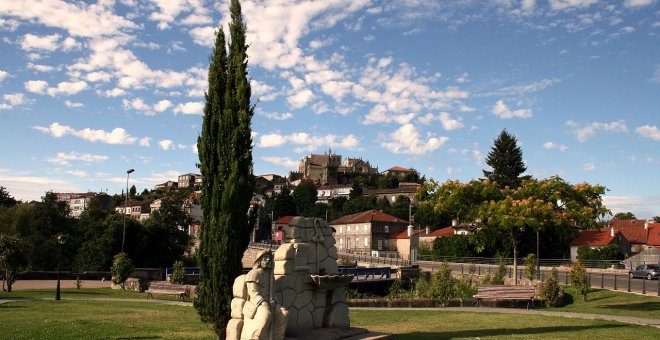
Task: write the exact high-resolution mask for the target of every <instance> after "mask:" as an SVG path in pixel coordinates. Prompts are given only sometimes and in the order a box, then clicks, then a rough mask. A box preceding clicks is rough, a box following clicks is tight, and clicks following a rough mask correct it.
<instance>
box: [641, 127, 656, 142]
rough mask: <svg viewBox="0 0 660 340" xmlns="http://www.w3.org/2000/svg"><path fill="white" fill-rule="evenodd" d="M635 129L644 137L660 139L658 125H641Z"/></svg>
mask: <svg viewBox="0 0 660 340" xmlns="http://www.w3.org/2000/svg"><path fill="white" fill-rule="evenodd" d="M635 131H637V133H638V134H640V135H642V136H643V137H646V138H649V139H653V140H657V141H660V129H658V127H656V126H655V125H653V126H651V125H644V126H640V127H638V128H637V129H635Z"/></svg>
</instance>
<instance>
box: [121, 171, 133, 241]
mask: <svg viewBox="0 0 660 340" xmlns="http://www.w3.org/2000/svg"><path fill="white" fill-rule="evenodd" d="M133 171H135V169H128V170H126V201H125V202H124V228H123V231H122V233H121V252H122V253H123V252H124V242H125V241H126V209H127V208H128V177H130V176H131V173H132V172H133Z"/></svg>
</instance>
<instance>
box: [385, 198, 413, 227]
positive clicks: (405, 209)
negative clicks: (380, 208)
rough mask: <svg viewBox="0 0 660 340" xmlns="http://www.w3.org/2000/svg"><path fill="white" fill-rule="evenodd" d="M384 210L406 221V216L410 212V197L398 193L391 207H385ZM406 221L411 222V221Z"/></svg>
mask: <svg viewBox="0 0 660 340" xmlns="http://www.w3.org/2000/svg"><path fill="white" fill-rule="evenodd" d="M384 211H385V213H387V214H390V215H392V216H396V217H398V218H400V219H402V220H406V221H408V220H409V219H410V216H408V215H409V212H410V198H408V196H404V195H399V196H397V197H396V200H395V201H394V203H393V204H392V207H390V208H389V209H385V210H384ZM408 222H410V223H412V221H408Z"/></svg>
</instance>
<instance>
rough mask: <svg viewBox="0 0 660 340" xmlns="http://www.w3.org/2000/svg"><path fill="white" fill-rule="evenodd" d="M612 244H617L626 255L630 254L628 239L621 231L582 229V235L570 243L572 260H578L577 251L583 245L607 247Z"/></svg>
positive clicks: (593, 247)
mask: <svg viewBox="0 0 660 340" xmlns="http://www.w3.org/2000/svg"><path fill="white" fill-rule="evenodd" d="M610 244H615V245H617V246H618V247H619V249H621V252H622V253H623V254H624V256H625V257H628V256H629V255H630V252H629V249H630V246H629V243H628V240H627V239H626V237H625V236H624V234H623V233H621V232H620V231H615V230H614V229H613V228H607V229H596V230H581V231H580V235H579V236H578V237H577V238H576V239H574V240H573V241H571V243H570V247H571V261H576V260H577V251H578V248H580V247H581V246H588V247H591V248H592V249H595V248H602V247H606V246H608V245H610Z"/></svg>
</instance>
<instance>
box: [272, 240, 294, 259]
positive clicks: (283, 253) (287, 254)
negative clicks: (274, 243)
mask: <svg viewBox="0 0 660 340" xmlns="http://www.w3.org/2000/svg"><path fill="white" fill-rule="evenodd" d="M295 255H296V249H295V247H294V244H293V243H284V244H282V245H281V246H279V248H277V250H276V251H275V261H280V260H293V258H294V257H295Z"/></svg>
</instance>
